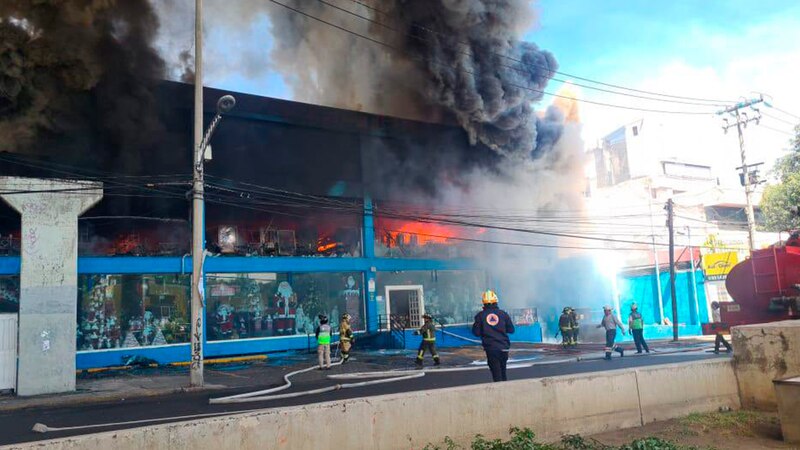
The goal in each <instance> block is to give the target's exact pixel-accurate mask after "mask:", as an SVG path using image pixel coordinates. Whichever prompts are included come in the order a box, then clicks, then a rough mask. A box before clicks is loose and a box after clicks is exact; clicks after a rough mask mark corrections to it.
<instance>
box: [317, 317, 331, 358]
mask: <svg viewBox="0 0 800 450" xmlns="http://www.w3.org/2000/svg"><path fill="white" fill-rule="evenodd" d="M314 334H315V335H316V336H317V359H318V361H319V370H329V369H330V368H331V326H330V325H329V324H328V316H326V315H325V314H320V315H319V325H317V328H316V329H315V330H314Z"/></svg>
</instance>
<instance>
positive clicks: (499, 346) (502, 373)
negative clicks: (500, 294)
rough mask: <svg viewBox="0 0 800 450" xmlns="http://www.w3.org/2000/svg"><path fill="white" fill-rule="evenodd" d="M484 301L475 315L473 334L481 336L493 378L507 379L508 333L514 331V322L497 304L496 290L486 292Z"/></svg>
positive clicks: (509, 341) (509, 346)
mask: <svg viewBox="0 0 800 450" xmlns="http://www.w3.org/2000/svg"><path fill="white" fill-rule="evenodd" d="M482 302H483V310H482V311H481V312H479V313H478V314H476V315H475V322H474V323H473V324H472V334H474V335H475V336H477V337H479V338H481V343H482V344H483V350H484V351H485V352H486V361H487V363H488V364H489V370H491V371H492V380H494V381H495V382H498V381H506V380H507V379H508V378H507V377H506V364H507V363H508V350H509V348H511V340H510V339H509V338H508V335H509V334H512V333H514V323H513V322H512V321H511V317H509V316H508V313H506V312H505V311H503V310H502V309H500V308H499V307H498V306H497V294H495V293H494V291H491V290H489V291H486V292H484V293H483V297H482Z"/></svg>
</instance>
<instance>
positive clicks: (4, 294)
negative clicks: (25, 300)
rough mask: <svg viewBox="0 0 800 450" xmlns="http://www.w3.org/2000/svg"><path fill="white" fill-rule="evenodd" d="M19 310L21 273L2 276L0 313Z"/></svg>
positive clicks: (0, 278) (0, 279) (0, 277)
mask: <svg viewBox="0 0 800 450" xmlns="http://www.w3.org/2000/svg"><path fill="white" fill-rule="evenodd" d="M18 312H19V275H13V276H0V313H18Z"/></svg>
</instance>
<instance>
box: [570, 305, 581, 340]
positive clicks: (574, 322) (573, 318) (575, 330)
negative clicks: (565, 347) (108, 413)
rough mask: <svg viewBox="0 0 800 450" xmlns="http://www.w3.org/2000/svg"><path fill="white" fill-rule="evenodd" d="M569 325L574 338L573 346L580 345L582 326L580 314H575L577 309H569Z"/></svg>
mask: <svg viewBox="0 0 800 450" xmlns="http://www.w3.org/2000/svg"><path fill="white" fill-rule="evenodd" d="M569 325H570V327H572V334H571V335H570V337H571V338H572V341H571V345H572V346H573V347H575V346H577V345H578V334H580V331H581V326H580V324H579V323H578V313H576V312H575V308H573V307H571V306H570V307H569Z"/></svg>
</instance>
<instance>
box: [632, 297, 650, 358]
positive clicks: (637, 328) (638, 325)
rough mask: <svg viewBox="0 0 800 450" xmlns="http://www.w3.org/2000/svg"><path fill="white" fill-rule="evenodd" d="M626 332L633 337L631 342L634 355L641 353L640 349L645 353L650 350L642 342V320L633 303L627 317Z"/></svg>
mask: <svg viewBox="0 0 800 450" xmlns="http://www.w3.org/2000/svg"><path fill="white" fill-rule="evenodd" d="M628 330H629V331H630V333H631V334H632V335H633V342H634V343H635V344H636V353H642V348H644V351H646V352H647V353H650V349H649V348H648V347H647V342H646V341H645V340H644V320H642V315H641V314H640V313H639V306H638V305H637V304H636V303H634V304H632V305H631V313H630V315H629V316H628Z"/></svg>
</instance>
